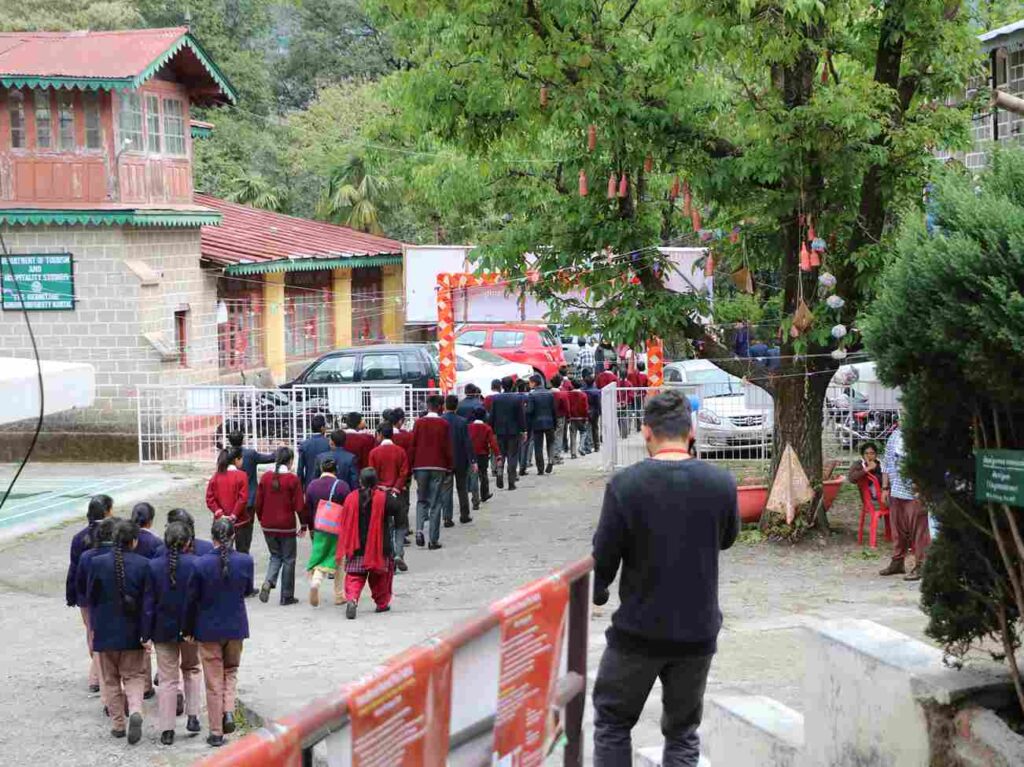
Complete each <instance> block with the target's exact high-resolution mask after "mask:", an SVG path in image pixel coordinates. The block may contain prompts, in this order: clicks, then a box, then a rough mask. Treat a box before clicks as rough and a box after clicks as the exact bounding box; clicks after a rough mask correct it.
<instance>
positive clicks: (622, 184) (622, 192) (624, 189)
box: [619, 171, 629, 197]
mask: <svg viewBox="0 0 1024 767" xmlns="http://www.w3.org/2000/svg"><path fill="white" fill-rule="evenodd" d="M628 194H629V181H627V180H626V172H625V171H623V172H622V178H620V179H619V197H625V196H626V195H628Z"/></svg>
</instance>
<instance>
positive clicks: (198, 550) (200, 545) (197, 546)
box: [153, 538, 213, 559]
mask: <svg viewBox="0 0 1024 767" xmlns="http://www.w3.org/2000/svg"><path fill="white" fill-rule="evenodd" d="M211 551H213V544H212V543H210V542H209V541H204V540H203V539H202V538H193V539H192V553H193V554H195V555H196V556H197V557H201V556H204V555H206V554H209V553H210V552H211ZM166 554H167V547H166V546H165V545H164V544H163V542H162V541H161V542H160V547H159V548H158V549H157V550H156V554H155V556H154V557H153V559H156V558H157V557H162V556H166Z"/></svg>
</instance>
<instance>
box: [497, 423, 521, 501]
mask: <svg viewBox="0 0 1024 767" xmlns="http://www.w3.org/2000/svg"><path fill="white" fill-rule="evenodd" d="M498 448H499V449H500V450H501V458H502V463H504V464H505V470H506V471H507V472H508V489H509V490H514V489H515V486H516V480H517V479H518V478H519V467H518V465H517V464H518V462H519V435H518V434H513V435H511V436H499V437H498Z"/></svg>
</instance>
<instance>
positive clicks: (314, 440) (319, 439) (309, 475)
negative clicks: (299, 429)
mask: <svg viewBox="0 0 1024 767" xmlns="http://www.w3.org/2000/svg"><path fill="white" fill-rule="evenodd" d="M330 449H331V443H330V442H328V441H327V437H325V436H324V435H323V434H314V435H313V436H312V437H307V438H306V439H304V440H303V441H302V444H301V445H299V462H298V464H296V466H295V474H296V476H298V478H299V479H300V480H301V481H302V489H303V490H305V489H306V486H307V485H308V484H309V483H310V482H312V481H313V480H314V479H316V478H317V473H316V471H317V466H316V459H317V456H320V455H323V454H324V453H327V452H329V451H330Z"/></svg>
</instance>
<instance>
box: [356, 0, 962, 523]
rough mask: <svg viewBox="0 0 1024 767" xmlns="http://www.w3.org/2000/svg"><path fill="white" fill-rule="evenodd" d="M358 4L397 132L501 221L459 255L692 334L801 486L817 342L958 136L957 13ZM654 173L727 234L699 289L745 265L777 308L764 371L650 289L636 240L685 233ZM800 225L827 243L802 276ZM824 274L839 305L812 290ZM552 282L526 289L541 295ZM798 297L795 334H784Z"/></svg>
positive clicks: (814, 5) (646, 326) (812, 456)
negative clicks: (471, 184) (474, 190)
mask: <svg viewBox="0 0 1024 767" xmlns="http://www.w3.org/2000/svg"><path fill="white" fill-rule="evenodd" d="M369 2H370V6H371V8H372V9H373V11H374V13H375V18H376V19H378V20H379V21H380V23H382V24H385V29H386V31H387V32H388V33H389V34H390V35H391V38H392V40H394V44H395V47H396V51H397V52H398V54H399V55H401V56H403V57H405V58H408V59H409V60H410V61H412V62H413V63H414V66H413V67H412V68H411V69H410V70H408V71H402V72H398V73H395V74H393V75H391V76H390V77H389V93H390V94H393V102H392V103H394V104H395V105H396V106H397V109H398V110H399V114H400V115H401V119H403V120H404V121H405V123H406V125H405V130H406V131H407V133H408V134H409V135H415V136H419V137H421V138H420V141H421V142H422V144H423V145H427V144H428V143H429V142H431V141H434V142H441V143H444V144H447V145H451V146H454V147H455V148H457V149H458V150H459V151H461V152H464V153H466V154H467V155H470V156H472V157H474V158H476V159H477V160H478V162H479V168H480V171H479V172H480V173H481V174H483V176H484V181H483V183H484V184H486V185H487V187H488V189H489V192H490V194H489V198H490V204H491V206H492V207H493V209H494V210H495V211H496V212H498V213H499V214H500V215H501V217H502V218H501V220H502V221H503V225H502V226H500V227H497V228H496V229H494V230H493V231H491V232H488V233H486V234H485V235H484V236H483V237H482V238H481V248H480V249H479V250H478V251H477V255H478V257H479V265H480V266H481V267H482V268H487V269H500V270H502V271H505V272H508V273H521V272H522V269H523V263H524V254H527V253H528V254H532V256H531V258H532V262H533V264H534V265H535V267H537V268H539V269H540V271H541V272H542V273H544V274H554V273H556V272H559V271H561V272H563V273H564V274H571V275H572V278H573V280H574V282H575V284H576V285H578V286H580V287H582V288H584V289H585V295H584V297H583V298H582V299H571V300H567V301H565V302H564V303H563V305H564V306H565V308H566V310H567V311H569V312H575V313H578V316H580V317H581V321H582V322H586V323H595V324H597V325H599V326H601V327H602V329H603V330H604V332H605V333H606V334H607V335H609V336H611V337H614V338H618V339H623V340H627V341H629V342H632V343H639V342H641V341H643V340H644V339H646V338H648V337H650V336H652V335H660V336H662V337H666V338H671V337H673V336H676V335H681V334H686V335H688V336H690V337H691V338H694V339H695V340H696V346H697V348H698V349H699V350H700V353H701V354H702V355H703V356H705V357H708V358H711V359H714V360H715V361H716V363H717V364H719V365H720V366H721V367H723V368H724V369H726V370H728V371H729V372H732V373H735V374H737V375H747V376H750V377H752V378H754V379H757V380H758V382H759V383H760V384H762V385H763V386H764V387H765V388H766V389H768V391H769V392H771V393H772V395H773V396H774V399H775V410H774V412H775V448H776V449H775V455H776V456H779V455H781V452H782V450H781V448H782V447H783V446H784V445H785V444H787V443H791V444H792V445H793V446H794V448H795V449H796V450H797V452H798V454H799V456H800V458H801V461H802V462H803V464H804V466H805V468H806V469H807V471H808V473H809V475H810V476H811V477H812V478H814V479H819V478H820V477H821V471H822V446H821V432H822V421H823V418H822V411H823V402H824V397H825V391H826V387H827V385H828V382H829V379H830V378H831V376H832V373H833V371H834V370H835V369H836V367H837V366H838V365H839V361H838V360H836V359H833V358H832V357H831V356H830V354H831V352H832V351H833V350H835V348H836V344H835V342H834V341H833V339H832V337H831V335H830V328H831V327H832V326H833V325H835V324H838V323H840V322H842V323H843V324H845V325H846V326H847V327H853V326H854V322H855V320H856V317H857V315H858V312H859V311H860V310H861V308H862V307H863V306H865V305H866V304H867V302H869V301H870V299H871V297H872V295H873V291H874V287H875V283H876V277H877V275H878V273H879V271H880V268H881V265H882V262H883V254H884V252H885V250H886V238H887V235H888V232H890V231H891V227H892V224H893V221H894V211H895V210H897V209H898V204H899V203H900V202H901V201H902V200H903V199H905V198H907V197H913V196H919V195H920V190H921V186H922V184H923V178H924V176H925V173H926V170H927V168H928V165H929V162H928V158H929V156H930V155H929V149H930V148H931V147H932V146H936V145H943V144H949V143H951V142H955V141H956V140H960V141H963V140H965V139H966V119H965V114H964V112H962V111H961V110H959V109H957V108H952V107H947V106H945V105H944V103H943V102H942V101H941V100H939V99H941V98H942V97H945V95H946V94H948V93H955V92H958V91H959V89H960V88H961V87H962V83H963V82H964V80H965V78H966V77H967V75H968V70H969V66H970V63H971V62H972V61H973V60H975V58H976V41H975V40H974V39H973V37H972V35H971V32H970V29H969V23H968V21H967V19H966V16H965V15H963V14H961V13H960V7H959V4H958V3H955V2H939V1H938V0H879V1H878V2H870V1H869V0H858V1H854V2H844V3H820V2H815V1H814V0H780V1H777V2H765V3H760V2H753V1H751V0H710V1H708V0H683V1H682V2H680V1H678V0H650V1H649V2H644V3H638V2H634V1H632V0H604V1H602V2H597V1H596V0H552V1H551V2H544V3H539V2H536V1H535V0H527V1H526V2H524V3H507V2H501V0H455V1H454V2H449V3H445V4H444V5H443V6H440V7H439V6H438V5H437V4H431V5H430V6H429V8H428V7H424V6H423V5H422V4H420V3H416V2H412V0H369ZM823 69H825V70H827V72H828V74H827V76H826V79H825V81H823V80H822V76H821V73H822V70H823ZM588 126H594V132H595V137H596V147H595V149H594V151H592V152H588V151H587V145H588ZM580 171H584V172H585V173H586V175H587V176H588V179H589V185H590V190H589V191H590V193H589V195H588V196H586V197H582V196H580V195H579V194H578V193H577V177H578V174H579V173H580ZM677 174H678V175H679V176H680V177H682V179H683V180H685V181H686V182H687V183H688V185H689V187H690V188H691V189H692V191H693V200H694V205H695V206H696V207H697V208H698V209H699V211H700V212H701V213H702V214H703V225H702V226H703V229H704V230H706V234H705V236H711V237H714V232H715V230H722V231H723V232H729V231H730V230H731V229H732V227H733V226H734V225H736V224H738V223H739V222H740V221H741V220H743V221H744V222H745V225H744V227H743V229H742V232H741V242H740V243H739V244H737V245H733V244H732V243H729V242H727V241H726V240H724V239H721V238H718V239H715V240H714V242H713V243H712V244H713V246H714V249H715V251H716V254H715V257H716V264H717V266H718V273H719V274H722V275H727V274H728V273H729V271H731V270H733V269H736V268H738V267H740V266H748V267H750V268H752V269H754V270H755V273H756V274H759V275H769V279H766V280H760V281H759V284H757V285H756V296H757V297H758V298H759V300H760V301H762V302H763V301H768V300H769V299H774V298H775V297H776V296H777V295H779V294H781V316H782V317H783V319H782V321H781V322H780V323H779V326H778V327H777V328H775V331H776V332H777V333H778V336H779V337H780V343H781V354H782V363H783V364H782V366H781V369H779V370H778V371H769V370H767V369H764V368H762V367H761V366H759V365H757V364H756V363H754V362H752V361H750V360H737V359H730V358H731V357H732V356H733V355H732V350H731V338H730V337H729V336H728V334H727V333H726V332H724V331H722V330H720V329H719V328H716V327H714V326H708V325H702V324H700V323H698V322H697V321H696V319H695V318H696V317H697V316H698V314H697V313H698V312H706V311H707V307H706V306H703V305H701V302H700V301H698V300H696V299H694V298H693V297H689V296H681V295H677V294H674V293H671V292H669V291H666V290H665V289H664V288H663V284H662V282H663V276H664V275H665V274H666V272H667V269H668V268H669V264H668V263H667V262H666V259H665V257H664V256H663V255H662V254H661V253H660V252H659V251H658V250H656V249H655V248H654V247H653V246H657V245H663V244H667V243H681V242H693V241H694V240H695V239H696V238H695V235H694V233H693V232H692V229H691V228H690V227H688V226H687V225H686V219H684V218H683V217H681V216H680V215H679V200H678V198H675V196H674V195H672V194H671V191H672V187H673V186H674V179H675V177H676V175H677ZM623 175H625V176H626V178H627V182H626V184H625V186H624V188H623V189H622V191H623V192H624V194H622V195H621V196H620V195H619V194H618V191H619V189H618V183H620V180H621V178H622V177H623ZM609 176H613V177H614V178H615V180H616V189H615V192H616V193H615V194H614V195H613V197H612V199H607V198H606V194H605V190H604V187H605V184H606V180H608V179H609ZM811 223H813V225H814V226H815V227H816V229H817V233H818V234H819V235H820V236H821V237H823V238H824V239H825V241H826V242H827V244H828V251H827V253H825V254H824V265H823V267H822V268H821V269H818V268H814V269H812V270H811V271H807V272H805V271H802V270H801V269H800V262H801V246H802V245H804V244H805V243H806V242H807V239H808V235H809V231H808V227H809V225H810V224H811ZM826 270H827V271H828V272H829V273H831V274H832V275H834V276H835V277H836V278H837V280H838V285H837V288H836V292H837V293H838V295H839V296H840V297H841V298H842V299H844V301H845V304H844V306H843V308H842V309H841V310H838V311H836V310H833V309H829V308H828V307H827V305H826V303H825V301H824V299H825V296H824V295H822V293H821V292H820V291H819V283H818V277H819V274H820V272H824V271H826ZM720 282H721V281H720ZM562 285H563V283H562V282H561V281H559V280H552V279H548V280H542V281H540V282H539V283H538V284H537V285H534V286H531V288H532V289H533V290H534V292H536V293H537V294H538V295H539V296H540V297H541V298H554V297H557V295H558V294H559V293H560V292H561V291H562ZM776 300H778V299H776ZM801 302H805V303H806V304H807V306H808V307H809V310H810V311H811V313H812V315H813V319H814V323H813V325H812V327H811V328H810V329H809V330H807V331H805V332H803V333H800V334H799V335H798V336H796V337H793V336H792V335H791V334H790V330H791V327H792V318H793V317H794V315H795V313H796V312H797V310H798V308H799V307H800V305H801ZM772 335H775V333H773V334H772ZM859 342H860V340H859V338H858V337H857V336H856V335H853V334H851V335H850V336H849V337H847V338H846V339H844V342H843V343H844V345H845V347H846V349H847V350H849V351H856V350H857V349H858V348H859V345H860V343H859ZM819 521H821V522H822V523H824V522H825V521H826V520H825V519H824V517H823V516H821V517H819Z"/></svg>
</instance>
